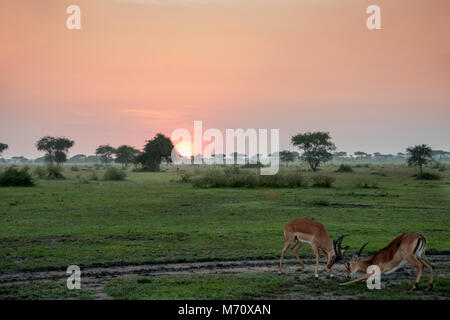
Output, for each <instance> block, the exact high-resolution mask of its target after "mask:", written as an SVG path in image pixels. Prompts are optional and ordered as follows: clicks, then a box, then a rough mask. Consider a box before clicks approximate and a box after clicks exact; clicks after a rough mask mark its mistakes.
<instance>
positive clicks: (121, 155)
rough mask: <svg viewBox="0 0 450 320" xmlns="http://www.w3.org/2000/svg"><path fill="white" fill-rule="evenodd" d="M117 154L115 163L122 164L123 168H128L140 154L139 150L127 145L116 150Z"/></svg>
mask: <svg viewBox="0 0 450 320" xmlns="http://www.w3.org/2000/svg"><path fill="white" fill-rule="evenodd" d="M115 154H116V160H115V161H116V162H117V163H121V164H122V166H123V167H125V168H127V167H128V164H130V163H133V162H134V160H135V158H136V156H137V155H138V154H139V150H137V149H135V148H133V147H130V146H127V145H122V146H120V147H118V148H117V149H116V151H115Z"/></svg>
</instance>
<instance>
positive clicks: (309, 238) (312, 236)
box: [279, 218, 348, 279]
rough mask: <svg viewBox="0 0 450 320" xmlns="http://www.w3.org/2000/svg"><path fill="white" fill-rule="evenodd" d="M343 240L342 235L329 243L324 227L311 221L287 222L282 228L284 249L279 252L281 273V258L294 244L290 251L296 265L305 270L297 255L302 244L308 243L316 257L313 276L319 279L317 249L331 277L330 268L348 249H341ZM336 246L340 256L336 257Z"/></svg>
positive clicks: (318, 255)
mask: <svg viewBox="0 0 450 320" xmlns="http://www.w3.org/2000/svg"><path fill="white" fill-rule="evenodd" d="M343 238H344V235H341V236H340V237H339V238H338V239H337V240H336V241H333V242H332V241H331V239H330V237H329V236H328V232H327V230H326V229H325V227H324V226H323V225H322V224H321V223H319V222H317V221H314V220H311V219H305V218H303V219H296V220H293V221H291V222H289V223H288V224H287V225H286V227H285V228H284V247H283V250H282V251H281V258H280V268H279V271H280V272H281V270H282V266H283V258H284V254H285V253H286V250H287V249H288V248H289V247H290V246H291V245H292V244H293V243H294V242H295V245H294V246H293V247H292V251H293V252H294V254H295V256H296V257H297V260H298V263H300V266H301V268H302V270H304V269H305V265H304V264H303V262H302V260H301V259H300V257H299V255H298V249H300V247H301V246H302V245H303V243H309V244H310V245H311V246H312V248H313V251H314V255H315V256H316V268H315V272H314V276H315V277H316V279H318V278H319V257H320V254H319V249H320V250H322V252H323V254H324V255H325V257H326V259H327V268H328V276H331V267H332V266H333V265H334V263H335V262H337V261H338V260H339V259H341V257H342V255H344V254H345V252H346V251H347V249H348V247H346V248H344V249H342V247H341V242H342V239H343ZM336 246H338V247H339V248H340V250H341V251H340V252H341V256H338V255H337V254H336V252H335V247H336Z"/></svg>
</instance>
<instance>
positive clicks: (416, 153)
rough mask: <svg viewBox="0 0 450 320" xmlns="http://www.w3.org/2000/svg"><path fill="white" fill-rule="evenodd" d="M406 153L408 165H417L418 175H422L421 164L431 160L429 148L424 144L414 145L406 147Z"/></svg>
mask: <svg viewBox="0 0 450 320" xmlns="http://www.w3.org/2000/svg"><path fill="white" fill-rule="evenodd" d="M406 152H407V153H408V156H409V157H408V160H407V161H408V166H410V167H411V166H412V167H417V166H418V167H419V170H420V175H422V166H424V165H426V164H427V163H428V162H430V161H431V160H432V152H433V150H431V148H430V147H429V146H427V145H426V144H421V145H416V146H414V147H409V148H407V149H406Z"/></svg>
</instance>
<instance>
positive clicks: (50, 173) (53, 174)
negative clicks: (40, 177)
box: [46, 163, 65, 179]
mask: <svg viewBox="0 0 450 320" xmlns="http://www.w3.org/2000/svg"><path fill="white" fill-rule="evenodd" d="M46 170H47V178H48V179H65V177H64V175H63V173H62V168H61V167H60V166H55V165H54V164H52V163H49V164H48V165H47V168H46Z"/></svg>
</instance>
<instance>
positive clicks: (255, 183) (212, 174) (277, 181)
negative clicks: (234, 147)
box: [181, 166, 306, 188]
mask: <svg viewBox="0 0 450 320" xmlns="http://www.w3.org/2000/svg"><path fill="white" fill-rule="evenodd" d="M236 168H237V169H236ZM233 172H234V173H233ZM236 172H239V173H236ZM181 181H189V182H191V183H192V185H193V186H195V187H201V188H221V187H224V188H225V187H229V188H255V187H272V188H295V187H303V186H305V185H306V183H305V180H304V179H303V176H301V175H300V174H299V173H293V174H288V173H285V172H282V171H280V172H278V173H277V174H276V175H269V176H262V175H259V173H257V172H252V171H241V170H239V167H234V166H233V167H228V168H226V169H225V170H223V171H222V170H209V171H207V172H204V173H201V174H197V175H187V174H185V175H182V177H181Z"/></svg>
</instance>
